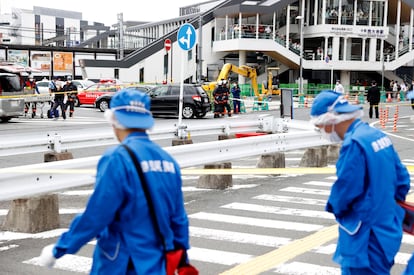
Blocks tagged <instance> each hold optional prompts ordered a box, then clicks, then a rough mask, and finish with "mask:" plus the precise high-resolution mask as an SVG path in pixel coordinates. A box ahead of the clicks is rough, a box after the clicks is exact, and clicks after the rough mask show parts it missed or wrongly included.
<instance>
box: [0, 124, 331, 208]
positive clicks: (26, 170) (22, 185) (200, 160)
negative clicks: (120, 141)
mask: <svg viewBox="0 0 414 275" xmlns="http://www.w3.org/2000/svg"><path fill="white" fill-rule="evenodd" d="M327 144H329V143H328V142H327V141H326V140H324V139H323V138H322V137H321V135H320V133H318V132H317V131H315V130H306V131H297V132H293V133H279V134H269V135H262V136H255V137H248V138H239V139H228V140H221V141H211V142H203V143H200V144H189V145H181V146H173V147H165V148H164V149H165V150H166V151H167V152H169V153H170V154H171V155H172V156H173V157H174V158H175V159H176V160H177V162H178V163H179V165H180V167H181V168H188V167H195V166H200V165H205V164H209V163H215V162H222V161H229V160H233V159H240V158H243V157H249V156H256V155H262V154H271V153H275V152H285V151H290V150H296V149H303V148H308V147H313V146H320V145H327ZM99 158H100V156H95V157H88V158H81V159H72V160H63V161H56V162H47V163H41V164H33V165H25V166H19V167H12V168H3V169H0V190H1V192H0V200H11V199H16V198H22V197H28V196H33V195H38V194H42V193H50V192H55V191H59V190H64V189H67V188H72V187H80V186H84V185H89V184H92V183H94V181H95V178H94V177H95V173H96V171H95V170H96V165H97V162H98V160H99ZM68 175H69V176H68Z"/></svg>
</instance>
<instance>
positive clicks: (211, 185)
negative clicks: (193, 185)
mask: <svg viewBox="0 0 414 275" xmlns="http://www.w3.org/2000/svg"><path fill="white" fill-rule="evenodd" d="M225 168H226V169H230V168H231V162H224V163H215V164H206V165H204V169H206V170H208V169H225ZM232 186H233V176H232V175H214V174H211V175H201V176H200V177H199V178H198V181H197V188H207V189H219V190H224V189H226V188H229V187H232Z"/></svg>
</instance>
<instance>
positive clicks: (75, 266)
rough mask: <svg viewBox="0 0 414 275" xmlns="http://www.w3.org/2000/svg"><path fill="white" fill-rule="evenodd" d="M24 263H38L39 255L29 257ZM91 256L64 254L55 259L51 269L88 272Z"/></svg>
mask: <svg viewBox="0 0 414 275" xmlns="http://www.w3.org/2000/svg"><path fill="white" fill-rule="evenodd" d="M23 263H24V264H32V265H40V264H39V257H36V258H32V259H29V260H27V261H24V262H23ZM91 266H92V258H90V257H84V256H78V255H70V254H67V255H64V256H63V257H62V258H59V259H57V260H56V264H55V266H54V267H53V269H60V270H66V271H70V272H79V273H86V274H88V273H89V272H90V270H91Z"/></svg>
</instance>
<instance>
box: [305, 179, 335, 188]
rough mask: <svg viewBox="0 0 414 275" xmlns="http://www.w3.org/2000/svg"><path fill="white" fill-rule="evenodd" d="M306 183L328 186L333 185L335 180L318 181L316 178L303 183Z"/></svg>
mask: <svg viewBox="0 0 414 275" xmlns="http://www.w3.org/2000/svg"><path fill="white" fill-rule="evenodd" d="M303 184H304V185H314V186H326V187H331V186H332V184H333V182H326V181H316V180H312V181H306V182H304V183H303Z"/></svg>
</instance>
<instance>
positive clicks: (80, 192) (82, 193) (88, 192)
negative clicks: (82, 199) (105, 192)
mask: <svg viewBox="0 0 414 275" xmlns="http://www.w3.org/2000/svg"><path fill="white" fill-rule="evenodd" d="M92 193H93V189H88V190H73V191H64V192H59V195H63V196H90V195H91V194H92Z"/></svg>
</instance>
